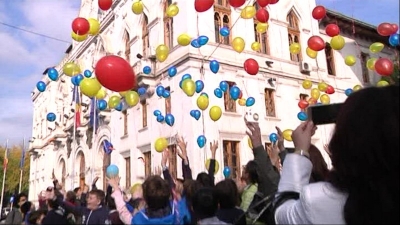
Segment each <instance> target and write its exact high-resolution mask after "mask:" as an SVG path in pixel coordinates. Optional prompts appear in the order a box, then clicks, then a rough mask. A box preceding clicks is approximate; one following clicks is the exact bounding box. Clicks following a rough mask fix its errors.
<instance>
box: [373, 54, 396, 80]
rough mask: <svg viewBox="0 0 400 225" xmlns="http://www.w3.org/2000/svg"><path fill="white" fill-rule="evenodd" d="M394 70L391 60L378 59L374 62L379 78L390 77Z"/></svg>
mask: <svg viewBox="0 0 400 225" xmlns="http://www.w3.org/2000/svg"><path fill="white" fill-rule="evenodd" d="M393 70H394V65H393V62H392V60H390V59H387V58H380V59H378V60H376V62H375V71H376V72H377V73H378V74H379V75H381V76H390V75H392V73H393Z"/></svg>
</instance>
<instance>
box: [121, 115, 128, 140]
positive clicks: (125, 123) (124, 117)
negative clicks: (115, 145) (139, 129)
mask: <svg viewBox="0 0 400 225" xmlns="http://www.w3.org/2000/svg"><path fill="white" fill-rule="evenodd" d="M122 120H123V122H124V130H123V131H124V133H123V135H124V136H126V135H128V111H127V110H124V111H122Z"/></svg>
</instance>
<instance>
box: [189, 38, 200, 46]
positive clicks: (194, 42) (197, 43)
mask: <svg viewBox="0 0 400 225" xmlns="http://www.w3.org/2000/svg"><path fill="white" fill-rule="evenodd" d="M190 45H191V46H192V47H193V48H200V47H201V45H200V43H199V40H198V39H197V38H196V39H193V40H192V41H191V42H190Z"/></svg>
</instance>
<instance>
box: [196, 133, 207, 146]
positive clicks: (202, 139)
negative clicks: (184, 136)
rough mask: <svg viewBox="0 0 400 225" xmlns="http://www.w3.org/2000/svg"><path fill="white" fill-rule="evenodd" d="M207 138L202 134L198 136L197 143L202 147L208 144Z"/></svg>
mask: <svg viewBox="0 0 400 225" xmlns="http://www.w3.org/2000/svg"><path fill="white" fill-rule="evenodd" d="M206 143H207V139H206V137H204V135H200V136H198V137H197V145H198V146H199V147H200V148H202V147H204V146H205V145H206Z"/></svg>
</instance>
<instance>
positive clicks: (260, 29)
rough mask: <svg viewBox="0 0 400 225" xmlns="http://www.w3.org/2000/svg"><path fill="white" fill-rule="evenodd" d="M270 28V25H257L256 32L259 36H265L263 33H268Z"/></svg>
mask: <svg viewBox="0 0 400 225" xmlns="http://www.w3.org/2000/svg"><path fill="white" fill-rule="evenodd" d="M268 27H269V25H268V23H257V25H256V31H257V33H259V34H263V33H265V32H267V30H268Z"/></svg>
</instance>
